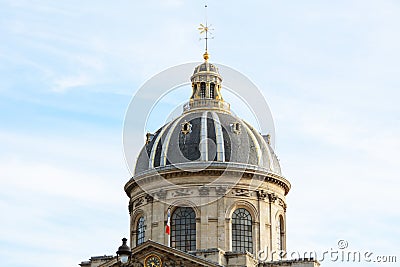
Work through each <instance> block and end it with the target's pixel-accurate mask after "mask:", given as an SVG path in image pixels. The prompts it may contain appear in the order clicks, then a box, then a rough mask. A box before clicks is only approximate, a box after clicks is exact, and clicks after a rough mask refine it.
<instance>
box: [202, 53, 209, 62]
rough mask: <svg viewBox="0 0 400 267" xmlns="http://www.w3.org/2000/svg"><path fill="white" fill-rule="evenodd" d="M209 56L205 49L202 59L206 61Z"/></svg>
mask: <svg viewBox="0 0 400 267" xmlns="http://www.w3.org/2000/svg"><path fill="white" fill-rule="evenodd" d="M209 57H210V56H209V55H208V53H207V51H206V52H205V53H204V54H203V58H204V60H205V61H207V60H208V58H209Z"/></svg>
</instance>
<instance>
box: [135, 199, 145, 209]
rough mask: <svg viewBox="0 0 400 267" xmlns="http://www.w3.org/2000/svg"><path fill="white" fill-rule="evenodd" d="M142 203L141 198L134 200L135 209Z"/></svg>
mask: <svg viewBox="0 0 400 267" xmlns="http://www.w3.org/2000/svg"><path fill="white" fill-rule="evenodd" d="M143 202H144V199H143V197H139V198H138V199H136V200H135V208H136V207H139V206H140V205H142V204H143Z"/></svg>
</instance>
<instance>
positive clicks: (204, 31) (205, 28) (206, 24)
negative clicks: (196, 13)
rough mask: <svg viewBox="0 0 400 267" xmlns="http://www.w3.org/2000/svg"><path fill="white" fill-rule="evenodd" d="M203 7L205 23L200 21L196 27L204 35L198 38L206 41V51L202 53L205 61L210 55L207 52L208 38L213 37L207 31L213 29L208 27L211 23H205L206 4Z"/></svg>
mask: <svg viewBox="0 0 400 267" xmlns="http://www.w3.org/2000/svg"><path fill="white" fill-rule="evenodd" d="M204 7H205V9H206V23H205V25H204V24H202V23H200V27H199V28H198V29H199V31H200V34H203V33H204V34H205V37H204V38H200V39H204V40H205V41H206V51H205V52H204V54H203V58H204V60H206V61H207V60H208V59H209V57H210V56H209V54H208V39H213V38H212V37H211V38H210V37H208V33H209V32H210V31H212V30H214V29H211V28H210V26H211V25H208V23H207V5H205V6H204ZM210 34H211V32H210Z"/></svg>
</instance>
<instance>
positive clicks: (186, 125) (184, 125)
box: [181, 121, 192, 134]
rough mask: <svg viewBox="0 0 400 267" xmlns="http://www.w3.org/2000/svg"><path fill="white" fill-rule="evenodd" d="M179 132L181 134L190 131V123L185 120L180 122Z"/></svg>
mask: <svg viewBox="0 0 400 267" xmlns="http://www.w3.org/2000/svg"><path fill="white" fill-rule="evenodd" d="M181 126H182V128H181V132H182V133H183V134H188V133H191V132H192V124H190V122H187V121H185V122H184V123H182V124H181Z"/></svg>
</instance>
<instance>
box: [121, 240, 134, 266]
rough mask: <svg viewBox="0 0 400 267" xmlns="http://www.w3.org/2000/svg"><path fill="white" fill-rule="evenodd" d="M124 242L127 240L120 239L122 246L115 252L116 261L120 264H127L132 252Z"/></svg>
mask: <svg viewBox="0 0 400 267" xmlns="http://www.w3.org/2000/svg"><path fill="white" fill-rule="evenodd" d="M126 241H128V239H126V238H125V237H124V238H122V246H120V247H119V248H118V251H117V259H119V260H120V261H121V263H127V262H128V260H129V257H130V256H131V254H132V251H131V249H130V247H129V246H128V245H127V244H126Z"/></svg>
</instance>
